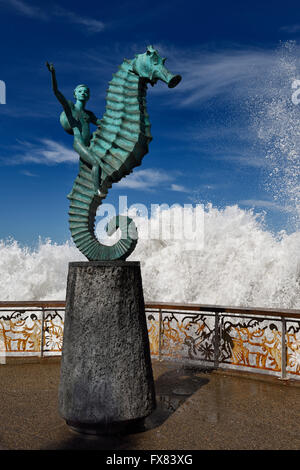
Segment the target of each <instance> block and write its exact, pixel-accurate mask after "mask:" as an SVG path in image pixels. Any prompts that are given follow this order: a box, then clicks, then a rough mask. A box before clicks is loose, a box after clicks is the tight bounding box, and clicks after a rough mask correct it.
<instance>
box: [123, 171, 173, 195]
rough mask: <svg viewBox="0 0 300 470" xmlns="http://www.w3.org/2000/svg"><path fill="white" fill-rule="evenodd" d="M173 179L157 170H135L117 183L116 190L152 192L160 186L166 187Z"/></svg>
mask: <svg viewBox="0 0 300 470" xmlns="http://www.w3.org/2000/svg"><path fill="white" fill-rule="evenodd" d="M172 180H173V178H172V177H171V176H170V175H169V174H167V173H166V172H165V171H162V170H158V169H146V170H136V171H135V172H134V173H132V174H131V175H129V176H127V177H126V178H123V179H122V180H121V181H120V182H119V183H118V188H129V189H142V190H152V189H154V188H156V187H157V186H160V185H166V183H169V182H170V181H172Z"/></svg>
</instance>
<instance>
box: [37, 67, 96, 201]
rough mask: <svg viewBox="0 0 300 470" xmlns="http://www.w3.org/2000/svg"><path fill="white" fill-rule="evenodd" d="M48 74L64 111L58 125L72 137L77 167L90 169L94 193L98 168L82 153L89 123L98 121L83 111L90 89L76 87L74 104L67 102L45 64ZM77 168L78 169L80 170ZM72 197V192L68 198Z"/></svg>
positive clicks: (93, 115)
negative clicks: (78, 155) (83, 165)
mask: <svg viewBox="0 0 300 470" xmlns="http://www.w3.org/2000/svg"><path fill="white" fill-rule="evenodd" d="M46 65H47V67H48V70H49V72H51V76H52V89H53V92H54V94H55V96H56V98H57V99H58V101H59V102H60V104H61V105H62V107H63V109H64V111H63V112H62V113H61V115H60V123H61V125H62V127H63V128H64V130H65V131H66V132H68V134H71V135H74V144H73V147H74V150H76V152H77V153H79V154H83V157H82V156H81V155H80V160H79V162H80V163H79V165H80V166H81V165H82V164H85V165H87V166H89V167H91V170H92V177H93V181H94V185H95V191H96V192H97V191H98V190H99V185H100V167H99V164H98V163H96V162H95V161H94V160H93V159H92V158H91V157H90V155H89V154H88V153H87V152H84V151H82V150H83V149H84V146H85V147H89V145H90V141H91V138H92V135H91V132H90V123H92V124H95V125H96V126H98V125H99V124H100V119H97V117H96V116H95V114H94V113H92V111H88V110H87V109H85V105H86V103H87V101H88V100H89V98H90V89H89V87H88V86H87V85H83V84H82V85H77V87H76V88H75V90H74V98H75V99H76V102H75V103H73V102H72V101H69V100H67V99H66V98H65V97H64V95H63V94H62V93H61V92H60V91H59V89H58V86H57V79H56V73H55V69H54V66H53V64H49V63H48V62H46ZM80 166H79V168H80ZM71 196H72V191H71V193H70V194H69V197H71Z"/></svg>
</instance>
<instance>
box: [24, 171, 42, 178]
mask: <svg viewBox="0 0 300 470" xmlns="http://www.w3.org/2000/svg"><path fill="white" fill-rule="evenodd" d="M20 173H21V174H22V175H25V176H29V177H30V178H36V177H37V176H38V175H36V174H35V173H32V172H31V171H28V170H22V171H20Z"/></svg>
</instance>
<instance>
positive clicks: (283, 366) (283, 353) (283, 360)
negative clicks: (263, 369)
mask: <svg viewBox="0 0 300 470" xmlns="http://www.w3.org/2000/svg"><path fill="white" fill-rule="evenodd" d="M286 365H287V344H286V320H285V318H284V317H281V378H282V379H286Z"/></svg>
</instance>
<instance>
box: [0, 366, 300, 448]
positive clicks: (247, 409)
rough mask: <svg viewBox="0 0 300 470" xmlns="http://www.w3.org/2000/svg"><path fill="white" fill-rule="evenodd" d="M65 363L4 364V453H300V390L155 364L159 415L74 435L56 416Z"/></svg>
mask: <svg viewBox="0 0 300 470" xmlns="http://www.w3.org/2000/svg"><path fill="white" fill-rule="evenodd" d="M59 372H60V362H59V360H58V359H56V360H54V361H53V360H52V361H48V360H47V359H44V360H43V362H40V363H32V364H19V363H18V364H6V365H1V366H0V383H1V389H0V390H1V400H0V418H1V419H0V449H2V450H4V449H7V450H17V449H26V450H30V449H31V450H38V449H44V450H60V449H70V450H73V449H99V450H101V449H105V450H116V451H117V450H202V449H203V450H204V449H205V450H230V449H232V450H239V449H245V450H258V449H269V450H279V449H288V450H299V449H300V420H299V417H300V387H299V386H293V385H287V384H285V383H284V382H280V381H276V380H267V381H264V380H258V379H254V378H245V377H235V376H231V375H227V374H225V373H223V372H220V371H218V372H212V371H205V370H201V369H197V368H190V367H183V366H182V365H179V364H176V363H175V364H174V363H160V362H157V361H154V362H153V372H154V377H155V387H156V393H157V409H156V411H155V412H154V413H153V414H152V415H151V416H149V417H148V418H146V420H145V424H144V427H143V428H141V429H133V430H131V432H130V433H127V434H124V435H116V436H110V437H103V436H102V437H100V436H87V435H80V434H78V433H75V432H73V431H71V430H70V429H69V428H68V426H67V425H66V424H65V422H64V420H63V419H62V418H61V417H60V416H59V414H58V411H57V390H58V383H59Z"/></svg>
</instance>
